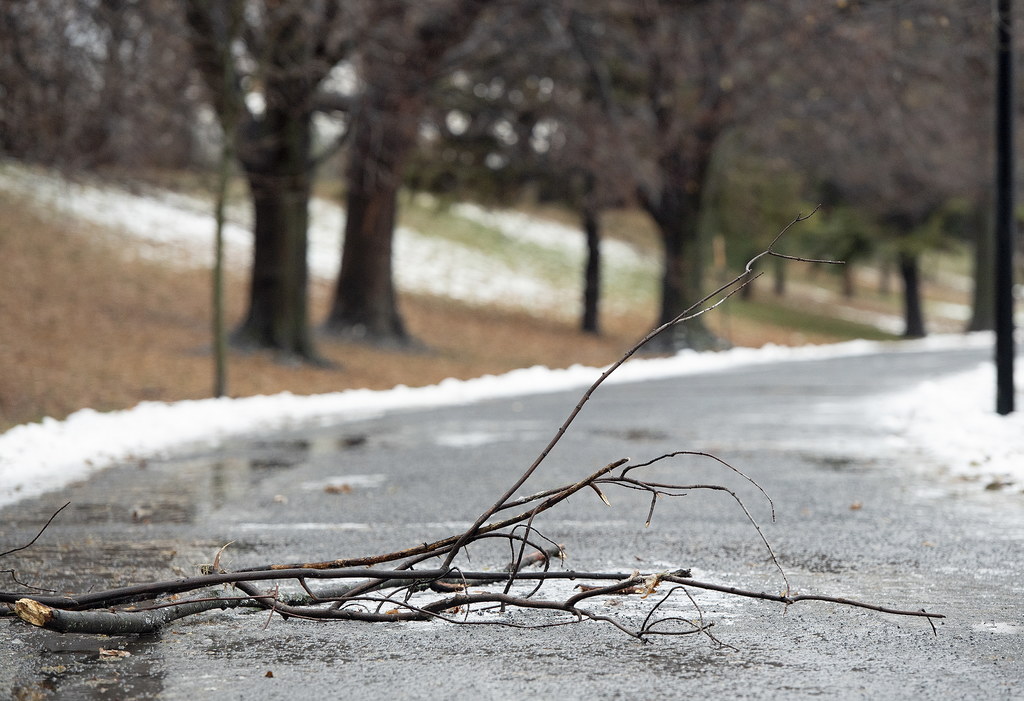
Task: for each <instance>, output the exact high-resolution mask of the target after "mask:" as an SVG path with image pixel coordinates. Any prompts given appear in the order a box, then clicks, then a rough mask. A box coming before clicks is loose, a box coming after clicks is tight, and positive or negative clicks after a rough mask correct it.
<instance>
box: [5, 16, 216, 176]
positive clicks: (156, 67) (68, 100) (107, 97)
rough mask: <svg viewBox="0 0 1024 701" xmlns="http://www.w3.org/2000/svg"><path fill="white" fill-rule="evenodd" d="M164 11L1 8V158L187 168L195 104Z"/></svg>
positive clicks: (80, 165)
mask: <svg viewBox="0 0 1024 701" xmlns="http://www.w3.org/2000/svg"><path fill="white" fill-rule="evenodd" d="M166 10H167V0H138V1H136V2H118V1H117V0H97V1H96V2H89V3H67V2H61V1H60V0H22V1H20V2H10V3H3V5H2V7H0V44H2V45H3V47H4V50H3V51H2V52H0V94H2V95H3V99H2V101H0V150H2V151H3V152H4V153H6V154H8V155H11V156H14V157H17V158H23V159H27V160H32V161H37V162H41V163H46V164H54V165H59V166H61V167H65V168H71V169H90V168H100V167H108V168H109V167H122V168H124V167H129V168H138V167H182V166H185V165H187V164H188V163H189V162H190V161H191V159H192V157H193V155H194V149H193V143H192V142H193V131H192V126H191V125H192V119H193V117H194V114H195V107H196V105H195V103H194V102H193V100H192V98H191V92H190V91H189V89H188V87H189V77H188V74H187V72H186V71H182V70H180V57H181V54H182V52H183V49H184V42H183V40H182V38H181V32H180V31H179V29H180V27H179V25H177V24H176V22H175V19H174V17H173V16H170V17H168V16H167V14H168V13H167V11H166ZM154 17H161V21H160V22H156V21H152V20H153V18H154Z"/></svg>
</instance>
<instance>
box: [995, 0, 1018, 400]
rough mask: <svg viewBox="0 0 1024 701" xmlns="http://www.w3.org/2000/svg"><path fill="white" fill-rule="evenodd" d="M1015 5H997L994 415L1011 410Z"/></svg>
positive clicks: (1006, 0) (1000, 1) (1003, 1)
mask: <svg viewBox="0 0 1024 701" xmlns="http://www.w3.org/2000/svg"><path fill="white" fill-rule="evenodd" d="M1010 10H1011V0H996V42H997V48H996V125H995V126H996V197H995V210H996V211H995V224H996V245H995V255H996V259H995V295H996V299H995V315H996V348H995V354H996V357H995V360H996V412H997V413H999V414H1003V415H1006V414H1009V413H1010V412H1012V411H1013V403H1014V387H1013V361H1014V348H1013V248H1014V246H1013V243H1014V241H1013V239H1014V233H1015V229H1016V227H1015V226H1014V217H1013V190H1014V168H1013V160H1014V159H1013V112H1014V100H1013V38H1012V19H1011V16H1010Z"/></svg>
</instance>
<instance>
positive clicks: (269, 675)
mask: <svg viewBox="0 0 1024 701" xmlns="http://www.w3.org/2000/svg"><path fill="white" fill-rule="evenodd" d="M263 676H264V677H266V678H268V679H273V678H274V673H273V672H271V671H270V670H269V669H268V670H267V673H266V674H264V675H263Z"/></svg>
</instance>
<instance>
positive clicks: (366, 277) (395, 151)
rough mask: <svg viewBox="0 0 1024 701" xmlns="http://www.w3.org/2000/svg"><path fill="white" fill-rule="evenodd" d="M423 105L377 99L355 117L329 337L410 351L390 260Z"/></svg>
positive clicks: (399, 99) (385, 97)
mask: <svg viewBox="0 0 1024 701" xmlns="http://www.w3.org/2000/svg"><path fill="white" fill-rule="evenodd" d="M396 97H397V99H395V98H396ZM392 100H393V101H392ZM421 106H422V100H421V99H420V98H419V97H410V96H406V97H404V98H402V97H401V96H395V95H394V94H393V93H392V94H391V95H383V94H377V95H372V96H368V99H367V101H366V103H365V106H364V108H363V109H362V110H361V111H360V112H359V113H357V115H356V116H355V118H354V119H355V121H354V123H353V125H352V127H351V128H352V130H353V132H352V151H351V153H350V155H349V165H348V172H347V181H348V193H347V196H346V198H347V212H346V219H345V240H344V243H343V245H342V253H341V271H340V273H339V275H338V281H337V285H336V286H335V293H334V302H333V305H332V308H331V312H330V314H329V316H328V318H327V322H326V324H325V329H326V330H327V331H328V332H330V333H332V334H335V335H339V336H342V337H344V338H349V339H354V340H359V341H364V342H369V343H373V344H377V345H384V346H399V347H406V346H409V345H415V343H414V341H413V339H411V338H410V337H409V334H408V333H407V332H406V329H405V324H404V322H403V321H402V317H401V314H400V313H399V311H398V299H397V295H396V293H395V286H394V278H393V275H392V253H393V240H394V229H395V219H396V213H397V201H398V190H399V186H400V184H401V178H402V170H403V167H404V165H405V160H406V157H407V156H408V154H409V152H410V150H411V149H412V147H413V145H414V144H415V139H416V125H417V117H418V115H419V113H420V108H421Z"/></svg>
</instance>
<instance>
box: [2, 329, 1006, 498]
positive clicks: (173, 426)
mask: <svg viewBox="0 0 1024 701" xmlns="http://www.w3.org/2000/svg"><path fill="white" fill-rule="evenodd" d="M990 342H991V339H990V338H989V337H987V335H985V334H981V335H973V336H969V337H959V336H957V337H935V338H932V339H926V340H924V341H920V342H905V343H902V344H898V345H894V344H891V343H890V344H883V343H877V342H869V341H851V342H848V343H840V344H833V345H825V346H803V347H799V348H786V347H779V346H766V347H764V348H761V349H751V348H736V349H733V350H730V351H725V352H720V353H695V352H683V353H680V354H678V355H676V356H673V357H670V358H654V359H640V360H633V361H630V362H629V363H627V364H625V365H623V366H622V367H621V368H620V370H619V371H618V372H616V373H615V374H613V375H612V376H611V378H610V379H609V382H613V383H621V382H630V381H640V380H651V379H657V378H664V377H672V376H679V375H685V374H694V373H704V372H715V371H719V370H724V369H727V368H732V367H737V366H741V365H750V364H755V363H777V362H793V361H801V360H813V359H821V358H835V357H842V356H852V355H863V354H869V353H875V352H879V351H882V350H886V351H891V350H894V349H897V348H899V349H905V350H908V351H909V350H919V349H924V348H932V349H935V348H942V347H963V346H965V345H977V344H989V343H990ZM600 372H601V370H600V369H598V368H589V367H582V366H574V367H571V368H567V369H564V370H552V369H548V368H544V367H533V368H525V369H521V370H514V371H512V372H509V373H505V374H503V375H499V376H484V377H480V378H476V379H473V380H465V381H462V380H454V379H448V380H444V381H442V382H441V383H439V384H437V385H431V386H428V387H419V388H410V387H404V386H399V387H395V388H394V389H390V390H384V391H371V390H347V391H343V392H334V393H329V394H320V395H312V396H297V395H294V394H291V393H287V392H286V393H282V394H276V395H272V396H258V397H247V398H242V399H226V398H224V399H202V400H190V401H181V402H172V403H161V402H144V403H142V404H139V405H138V406H136V407H135V408H133V409H128V410H124V411H113V412H107V413H100V412H97V411H94V410H92V409H82V410H80V411H77V412H75V413H74V414H72V415H71V416H69V417H68V418H67V419H65V420H63V421H56V420H53V419H46V420H44V421H42V422H40V423H31V424H23V425H21V426H16V427H14V428H12V429H11V430H9V431H7V432H6V433H4V434H3V435H0V505H2V504H7V503H11V502H13V501H16V500H18V499H22V498H25V497H28V496H33V495H37V494H40V493H42V492H43V491H45V490H48V489H54V488H56V487H58V486H61V485H64V484H67V483H69V482H73V481H75V480H79V479H82V478H85V477H87V476H88V475H89V474H90V473H91V472H93V471H95V470H98V469H101V468H103V467H107V466H110V465H113V464H116V463H120V462H125V461H129V460H132V459H139V458H143V457H147V456H159V455H164V454H168V453H172V452H175V451H181V450H189V449H196V448H200V447H209V446H214V445H216V444H218V442H220V441H222V440H224V439H227V438H229V437H232V436H242V435H247V434H263V433H267V432H272V431H277V430H282V429H287V428H290V427H297V426H301V425H310V424H315V423H328V422H343V421H347V420H354V419H360V418H367V417H370V416H374V415H378V414H380V413H383V412H387V411H400V410H409V409H417V408H424V407H442V406H451V405H457V404H466V403H471V402H476V401H481V400H485V399H493V398H500V397H510V396H519V395H526V394H533V393H543V392H556V391H562V390H582V389H583V388H584V387H586V386H588V385H590V384H591V383H592V382H593V381H594V380H596V379H597V377H598V376H599V374H600ZM992 374H993V370H992V367H991V363H986V364H984V365H982V366H980V367H979V368H977V369H976V370H973V371H971V372H969V373H966V374H963V375H957V376H952V377H949V378H944V379H937V380H935V381H932V382H929V383H926V384H925V385H923V386H921V387H919V388H915V389H914V390H913V391H910V392H905V393H899V394H896V395H893V396H890V397H884V398H882V399H881V400H877V401H876V402H873V406H872V411H871V412H870V415H871V416H873V417H876V419H877V420H879V421H883V422H886V425H887V427H888V428H890V430H893V431H897V432H898V433H899V434H900V435H902V436H904V438H905V439H906V440H907V441H908V442H910V443H911V444H913V445H917V446H920V447H922V449H928V448H933V449H934V452H935V456H936V459H937V460H940V461H941V462H942V463H943V464H945V465H946V466H947V467H948V468H949V469H950V470H952V471H954V472H959V473H963V474H978V473H979V471H984V473H985V474H992V475H999V476H1001V478H1002V479H1005V480H1006V481H1019V480H1024V465H1022V464H1021V463H1022V456H1024V414H1021V413H1018V414H1013V415H1011V416H1009V417H999V416H997V415H995V414H994V412H993V411H992V410H991V408H990V406H989V405H990V404H991V403H992V399H991V395H992V388H993V387H994V380H993V378H992ZM865 415H868V412H865Z"/></svg>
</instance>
